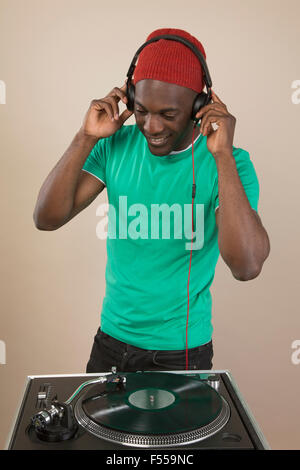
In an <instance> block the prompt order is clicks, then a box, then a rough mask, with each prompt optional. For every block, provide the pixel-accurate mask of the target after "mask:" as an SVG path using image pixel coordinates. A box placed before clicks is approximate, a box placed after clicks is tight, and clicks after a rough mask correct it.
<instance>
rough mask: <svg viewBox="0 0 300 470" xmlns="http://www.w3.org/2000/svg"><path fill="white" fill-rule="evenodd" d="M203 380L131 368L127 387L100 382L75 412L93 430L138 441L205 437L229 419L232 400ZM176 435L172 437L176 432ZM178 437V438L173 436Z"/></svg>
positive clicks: (76, 407) (84, 396) (150, 441)
mask: <svg viewBox="0 0 300 470" xmlns="http://www.w3.org/2000/svg"><path fill="white" fill-rule="evenodd" d="M226 405H227V404H226V402H225V401H224V399H223V398H222V397H221V396H220V395H219V394H218V392H217V391H216V390H214V389H213V388H212V387H210V386H209V385H207V384H206V383H203V382H201V381H200V380H198V379H195V378H192V377H187V376H183V375H178V374H171V373H163V372H157V373H155V372H143V373H127V374H126V386H125V387H124V388H121V389H117V388H115V389H114V390H109V391H106V392H103V389H101V390H100V387H99V385H95V386H93V387H91V388H90V390H89V391H88V392H87V393H86V394H84V395H83V396H82V397H81V399H79V400H78V402H77V404H76V406H75V415H76V417H77V419H78V422H79V424H81V425H82V426H83V427H85V428H86V429H87V430H88V431H89V432H91V433H92V434H95V435H97V436H98V437H100V436H101V437H103V438H104V439H108V440H118V441H119V442H123V443H125V444H130V443H131V442H132V440H133V441H134V443H135V445H143V444H145V445H147V446H151V445H152V444H153V445H154V443H155V445H158V442H159V443H160V444H161V445H167V443H168V444H169V445H170V443H171V445H172V442H174V445H175V443H177V444H180V443H184V442H185V437H186V438H188V439H189V441H191V439H192V440H200V439H203V438H205V437H207V436H208V435H211V434H213V433H214V432H217V431H218V430H219V429H220V428H221V427H223V426H224V425H225V424H226V422H227V421H228V419H229V410H228V405H227V406H226ZM172 436H173V437H172ZM174 437H175V438H174Z"/></svg>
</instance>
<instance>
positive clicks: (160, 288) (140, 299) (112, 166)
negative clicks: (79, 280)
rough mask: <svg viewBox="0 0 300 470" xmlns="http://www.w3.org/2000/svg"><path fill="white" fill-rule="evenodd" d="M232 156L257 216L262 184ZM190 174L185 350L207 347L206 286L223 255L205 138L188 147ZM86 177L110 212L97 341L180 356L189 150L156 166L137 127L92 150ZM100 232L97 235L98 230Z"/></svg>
mask: <svg viewBox="0 0 300 470" xmlns="http://www.w3.org/2000/svg"><path fill="white" fill-rule="evenodd" d="M233 155H234V158H235V161H236V166H237V170H238V173H239V176H240V179H241V182H242V184H243V187H244V189H245V192H246V195H247V197H248V200H249V202H250V205H251V207H252V208H253V209H255V210H257V204H258V197H259V184H258V180H257V176H256V172H255V169H254V166H253V164H252V162H251V160H250V157H249V154H248V152H246V151H245V150H243V149H240V148H235V147H233ZM194 165H195V180H196V196H195V200H194V209H193V220H194V225H193V227H194V238H193V245H192V247H193V250H192V262H191V273H190V282H189V321H188V347H189V348H193V347H197V346H200V345H202V344H205V343H207V342H209V341H210V340H211V337H212V331H213V328H212V323H211V311H212V299H211V293H210V285H211V283H212V281H213V278H214V274H215V267H216V263H217V260H218V257H219V254H220V253H219V247H218V229H217V225H216V220H215V210H216V208H217V207H218V205H219V201H218V174H217V167H216V163H215V160H214V158H213V156H212V154H211V153H210V152H209V151H208V149H207V145H206V137H205V136H202V135H199V136H198V138H197V139H196V141H195V143H194ZM83 170H85V171H87V172H89V173H91V174H92V175H94V176H95V177H97V178H99V179H100V180H101V181H103V182H104V183H105V185H106V187H107V195H108V202H109V212H108V227H106V232H107V241H106V244H107V265H106V273H105V279H106V291H105V297H104V300H103V304H102V312H101V329H102V331H103V332H104V333H106V334H108V335H110V336H113V337H114V338H116V339H118V340H120V341H123V342H125V343H128V344H131V345H133V346H137V347H140V348H143V349H150V350H156V349H160V350H179V349H180V350H182V349H185V347H186V319H187V282H188V273H189V263H190V248H191V230H192V222H191V216H192V184H193V166H192V150H191V146H190V147H188V148H187V149H185V150H183V151H181V152H175V153H174V152H172V153H171V154H169V155H165V156H155V155H153V154H152V153H151V152H150V150H149V147H148V144H147V141H146V139H145V137H144V136H143V134H142V133H141V132H140V131H139V129H138V127H137V126H136V125H128V126H123V127H121V129H120V130H119V131H118V132H116V133H115V134H114V135H113V136H111V137H108V138H105V139H101V140H99V141H98V143H97V144H96V145H95V147H94V148H93V149H92V151H91V153H90V155H89V156H88V157H87V159H86V162H85V164H84V166H83ZM99 227H102V228H103V220H102V223H101V225H99Z"/></svg>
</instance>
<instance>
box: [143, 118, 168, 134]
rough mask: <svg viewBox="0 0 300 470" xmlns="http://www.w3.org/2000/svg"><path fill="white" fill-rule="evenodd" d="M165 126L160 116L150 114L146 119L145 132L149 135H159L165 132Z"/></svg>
mask: <svg viewBox="0 0 300 470" xmlns="http://www.w3.org/2000/svg"><path fill="white" fill-rule="evenodd" d="M163 130H164V126H163V123H162V121H161V119H160V117H159V116H151V115H150V114H148V116H146V119H145V124H144V131H145V132H146V134H148V135H159V134H161V133H162V132H163Z"/></svg>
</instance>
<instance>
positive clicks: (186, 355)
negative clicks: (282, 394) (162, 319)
mask: <svg viewBox="0 0 300 470" xmlns="http://www.w3.org/2000/svg"><path fill="white" fill-rule="evenodd" d="M195 129H196V124H195V125H194V128H193V135H192V158H193V185H195V168H194V134H195ZM193 187H195V186H193ZM193 233H194V197H192V236H191V253H190V265H189V276H188V284H187V298H188V303H187V316H186V339H185V343H186V344H185V368H186V370H188V369H189V362H188V323H189V306H190V295H189V286H190V274H191V264H192V250H193Z"/></svg>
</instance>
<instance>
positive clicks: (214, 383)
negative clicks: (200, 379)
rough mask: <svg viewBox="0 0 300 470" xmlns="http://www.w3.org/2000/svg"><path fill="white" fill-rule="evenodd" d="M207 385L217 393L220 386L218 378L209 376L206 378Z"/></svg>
mask: <svg viewBox="0 0 300 470" xmlns="http://www.w3.org/2000/svg"><path fill="white" fill-rule="evenodd" d="M207 383H208V385H210V386H211V387H212V388H214V389H215V390H217V391H218V390H219V386H220V377H219V376H218V375H210V376H208V377H207Z"/></svg>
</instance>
